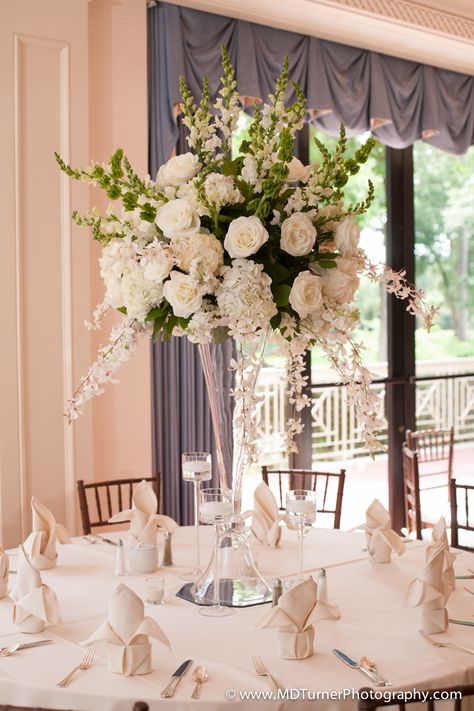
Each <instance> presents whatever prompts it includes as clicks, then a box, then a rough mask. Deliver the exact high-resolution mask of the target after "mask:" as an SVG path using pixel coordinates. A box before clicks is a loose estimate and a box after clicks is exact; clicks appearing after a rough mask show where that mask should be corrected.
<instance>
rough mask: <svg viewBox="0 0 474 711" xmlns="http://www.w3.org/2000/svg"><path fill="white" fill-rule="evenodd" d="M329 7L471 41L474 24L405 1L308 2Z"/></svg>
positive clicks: (473, 34)
mask: <svg viewBox="0 0 474 711" xmlns="http://www.w3.org/2000/svg"><path fill="white" fill-rule="evenodd" d="M307 2H311V3H314V2H317V3H318V4H320V3H324V4H325V5H328V6H331V5H332V6H342V7H347V8H349V9H351V10H355V11H356V12H364V13H370V14H375V15H378V16H380V17H384V18H389V19H390V20H396V21H397V22H401V23H406V24H408V25H416V26H419V27H424V28H426V29H429V30H432V31H434V32H440V33H441V34H443V35H450V36H452V37H459V38H462V39H465V40H469V41H474V21H473V20H470V19H469V18H467V17H460V16H459V15H454V14H453V13H451V12H444V11H441V10H437V9H435V8H431V7H427V6H426V5H419V4H417V3H413V2H408V0H307Z"/></svg>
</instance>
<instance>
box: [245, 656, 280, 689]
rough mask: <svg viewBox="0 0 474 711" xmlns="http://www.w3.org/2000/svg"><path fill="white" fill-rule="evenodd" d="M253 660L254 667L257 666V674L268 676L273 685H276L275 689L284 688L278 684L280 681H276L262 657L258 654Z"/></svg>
mask: <svg viewBox="0 0 474 711" xmlns="http://www.w3.org/2000/svg"><path fill="white" fill-rule="evenodd" d="M252 661H253V665H254V667H255V671H256V672H257V675H258V676H266V677H267V678H268V679H270V681H271V682H272V684H273V686H274V687H275V689H276V690H277V691H278V690H279V689H281V688H282V687H281V686H280V685H279V684H278V682H277V681H276V679H275V677H273V676H272V675H271V674H270V672H269V671H267V669H266V668H265V665H264V663H263V662H262V658H261V657H257V656H255V657H252Z"/></svg>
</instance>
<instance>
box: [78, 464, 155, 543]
mask: <svg viewBox="0 0 474 711" xmlns="http://www.w3.org/2000/svg"><path fill="white" fill-rule="evenodd" d="M143 480H145V481H148V482H150V484H151V487H152V489H153V491H154V492H155V494H156V498H157V501H158V507H157V513H158V511H159V510H160V506H161V475H160V474H154V475H153V476H151V477H135V478H132V479H111V480H110V481H94V482H91V483H90V484H85V483H84V481H83V480H82V479H79V481H78V482H77V493H78V495H79V507H80V509H81V519H82V530H83V532H84V535H85V536H87V535H88V534H89V533H90V532H91V529H92V528H98V527H99V526H113V525H114V524H112V523H109V518H111V517H112V516H114V515H115V514H117V513H119V512H120V511H123V510H124V509H130V508H131V507H132V497H133V492H134V490H135V487H136V486H137V485H138V484H139V483H140V482H141V481H143Z"/></svg>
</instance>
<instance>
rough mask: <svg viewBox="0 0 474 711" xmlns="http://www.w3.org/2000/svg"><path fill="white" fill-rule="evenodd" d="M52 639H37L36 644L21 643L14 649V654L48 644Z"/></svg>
mask: <svg viewBox="0 0 474 711" xmlns="http://www.w3.org/2000/svg"><path fill="white" fill-rule="evenodd" d="M52 641H53V640H52V639H39V640H38V641H37V642H23V643H22V644H19V645H18V647H17V648H16V649H15V652H17V651H19V650H20V649H29V648H30V647H39V646H40V645H42V644H49V643H50V642H52Z"/></svg>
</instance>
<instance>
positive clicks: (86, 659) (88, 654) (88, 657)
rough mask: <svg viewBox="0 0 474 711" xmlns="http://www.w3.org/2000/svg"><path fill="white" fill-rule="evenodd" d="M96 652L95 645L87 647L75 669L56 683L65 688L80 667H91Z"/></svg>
mask: <svg viewBox="0 0 474 711" xmlns="http://www.w3.org/2000/svg"><path fill="white" fill-rule="evenodd" d="M94 654H95V649H94V647H87V649H86V651H85V652H84V655H83V657H82V659H81V662H80V664H78V665H77V667H74V669H73V670H72V671H70V672H69V674H68V675H67V676H65V677H64V679H61V681H59V682H58V683H57V684H56V686H57V687H59V688H60V689H64V687H65V686H67V685H68V684H69V682H70V681H71V679H72V677H73V676H74V674H75V673H76V672H77V671H78V670H79V669H83V670H84V669H89V668H90V667H91V666H92V662H93V661H94Z"/></svg>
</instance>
